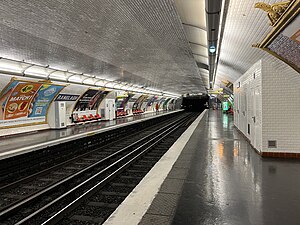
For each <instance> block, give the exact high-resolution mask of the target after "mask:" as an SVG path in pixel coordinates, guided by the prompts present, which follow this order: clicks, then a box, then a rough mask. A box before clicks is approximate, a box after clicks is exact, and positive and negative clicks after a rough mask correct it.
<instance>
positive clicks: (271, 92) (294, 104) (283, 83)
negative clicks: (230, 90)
mask: <svg viewBox="0 0 300 225" xmlns="http://www.w3.org/2000/svg"><path fill="white" fill-rule="evenodd" d="M282 63H283V62H281V61H279V60H274V62H269V61H266V60H264V59H262V60H260V61H259V62H257V63H256V64H254V65H253V66H252V67H251V68H250V69H249V70H248V71H247V72H246V73H245V74H244V75H243V76H242V77H241V78H239V79H238V80H237V81H236V82H235V83H234V95H235V109H234V119H235V121H234V124H235V126H236V127H237V128H238V129H239V130H240V131H241V132H242V133H243V134H244V135H245V136H246V137H247V139H249V141H250V143H251V145H252V146H253V147H254V148H255V149H256V150H258V151H259V152H261V153H262V155H265V153H270V154H271V153H276V154H277V153H300V88H299V87H300V75H299V74H298V73H296V72H295V71H294V70H293V69H286V68H285V70H283V69H282V68H283V67H281V66H280V65H281V64H282ZM249 126H250V129H249ZM249 130H250V133H249ZM270 141H271V142H270ZM274 141H275V142H274ZM267 155H268V154H267Z"/></svg>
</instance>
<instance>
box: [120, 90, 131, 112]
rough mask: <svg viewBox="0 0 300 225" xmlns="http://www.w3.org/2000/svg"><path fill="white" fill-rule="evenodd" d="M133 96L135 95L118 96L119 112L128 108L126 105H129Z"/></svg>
mask: <svg viewBox="0 0 300 225" xmlns="http://www.w3.org/2000/svg"><path fill="white" fill-rule="evenodd" d="M132 96H133V94H130V93H126V94H122V95H119V96H117V98H116V108H117V111H124V110H125V108H126V104H127V103H128V101H129V99H130V98H131V97H132Z"/></svg>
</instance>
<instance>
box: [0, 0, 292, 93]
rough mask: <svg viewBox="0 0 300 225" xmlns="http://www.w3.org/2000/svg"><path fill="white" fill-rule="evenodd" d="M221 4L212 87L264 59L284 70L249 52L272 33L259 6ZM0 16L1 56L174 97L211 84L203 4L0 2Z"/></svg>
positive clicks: (183, 0)
mask: <svg viewBox="0 0 300 225" xmlns="http://www.w3.org/2000/svg"><path fill="white" fill-rule="evenodd" d="M223 1H225V2H226V4H225V5H227V7H228V13H227V16H226V23H225V27H224V35H223V37H222V44H221V49H220V58H219V64H218V67H217V68H218V70H217V75H216V85H217V86H221V85H222V82H223V83H224V81H230V82H234V81H235V80H236V79H237V78H239V77H240V76H241V75H242V74H243V73H244V72H245V71H247V69H248V68H249V67H250V66H251V65H253V64H254V63H255V62H257V61H258V60H259V59H261V58H266V59H267V60H270V61H274V62H276V65H277V66H279V67H283V68H289V66H287V65H286V64H284V63H282V62H280V61H279V60H277V59H275V58H274V57H273V56H271V55H269V54H267V53H265V52H264V51H262V50H259V49H257V48H253V47H251V46H252V44H255V43H258V42H260V41H261V40H262V39H263V38H264V37H265V36H266V35H267V34H268V33H269V32H270V30H271V29H272V27H270V26H269V21H268V18H267V15H266V13H265V12H263V11H261V10H258V9H255V8H254V4H255V3H256V2H257V0H223ZM265 2H267V3H269V4H273V3H275V2H278V1H274V0H269V1H265ZM0 14H1V17H2V19H1V20H0V29H1V33H0V38H1V42H0V57H5V58H9V59H15V60H24V61H25V62H29V63H36V64H40V65H50V66H51V67H53V68H57V69H62V70H69V71H71V72H76V73H84V74H90V75H96V76H97V77H98V78H101V79H108V80H112V81H118V82H125V83H131V84H136V85H139V86H141V87H148V88H153V89H157V90H161V91H169V92H173V93H178V94H185V93H199V92H206V88H207V87H208V86H209V85H208V84H209V79H208V77H209V73H208V70H207V64H208V54H207V53H208V52H207V36H206V35H207V34H206V19H205V0H151V1H148V0H80V1H71V0H65V1H61V0H45V1H26V0H14V1H10V0H2V1H0ZM288 71H290V72H291V73H294V72H295V71H294V70H291V69H290V68H289V69H288Z"/></svg>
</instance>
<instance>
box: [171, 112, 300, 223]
mask: <svg viewBox="0 0 300 225" xmlns="http://www.w3.org/2000/svg"><path fill="white" fill-rule="evenodd" d="M197 130H198V132H195V133H194V134H193V136H192V137H191V139H196V141H195V142H194V144H195V148H196V151H195V154H194V157H193V160H192V162H191V168H190V170H189V175H188V177H187V179H186V180H185V183H184V186H183V192H182V195H181V197H180V200H179V204H178V206H177V209H176V212H175V216H174V219H173V222H172V224H173V225H196V224H203V225H215V224H218V225H219V224H222V225H223V224H224V225H225V224H228V225H250V224H251V225H294V224H295V225H296V224H300V161H299V160H286V159H285V160H283V159H265V158H261V157H260V156H259V155H258V154H257V153H256V152H255V151H254V150H253V149H252V148H251V146H250V145H249V143H248V142H247V141H246V140H245V139H244V137H243V136H242V135H241V134H240V133H239V132H238V131H237V130H236V129H235V128H233V118H232V116H231V115H227V114H222V113H221V112H219V111H213V110H211V111H209V112H208V113H207V114H206V115H205V117H204V118H203V120H202V121H201V122H200V124H199V126H198V128H197Z"/></svg>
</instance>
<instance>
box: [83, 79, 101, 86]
mask: <svg viewBox="0 0 300 225" xmlns="http://www.w3.org/2000/svg"><path fill="white" fill-rule="evenodd" d="M97 81H99V80H98V79H96V78H87V79H84V80H83V81H82V83H83V84H87V85H95V84H96V82H97Z"/></svg>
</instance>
